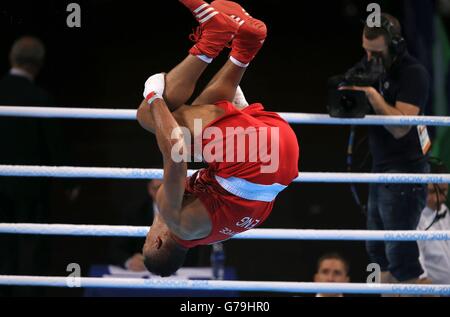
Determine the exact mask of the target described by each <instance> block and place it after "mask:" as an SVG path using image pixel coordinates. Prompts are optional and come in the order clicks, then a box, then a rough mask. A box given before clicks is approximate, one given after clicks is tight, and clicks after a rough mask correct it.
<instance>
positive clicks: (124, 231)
mask: <svg viewBox="0 0 450 317" xmlns="http://www.w3.org/2000/svg"><path fill="white" fill-rule="evenodd" d="M148 231H149V227H148V226H146V227H143V226H106V225H69V224H34V223H0V233H7V234H34V235H67V236H98V237H135V238H139V237H145V236H146V235H147V233H148ZM231 239H243V240H343V241H369V240H370V241H418V240H419V241H444V240H450V231H416V230H409V231H408V230H404V231H402V230H396V231H388V230H379V231H377V230H315V229H251V230H249V231H245V232H242V233H239V234H237V235H235V236H233V237H231Z"/></svg>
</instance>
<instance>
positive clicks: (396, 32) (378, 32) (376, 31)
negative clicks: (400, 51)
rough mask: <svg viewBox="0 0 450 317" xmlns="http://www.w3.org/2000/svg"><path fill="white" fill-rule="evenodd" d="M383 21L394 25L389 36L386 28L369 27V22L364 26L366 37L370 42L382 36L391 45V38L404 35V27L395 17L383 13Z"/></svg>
mask: <svg viewBox="0 0 450 317" xmlns="http://www.w3.org/2000/svg"><path fill="white" fill-rule="evenodd" d="M381 19H382V20H383V19H386V20H388V21H389V22H390V23H391V24H392V29H391V32H392V34H389V33H388V31H387V30H386V29H385V28H382V27H370V26H368V25H367V22H366V24H365V26H364V36H365V38H366V39H368V40H374V39H376V38H378V37H380V36H383V37H384V39H385V40H386V43H389V42H390V41H391V40H392V39H391V36H401V35H402V27H401V25H400V22H399V21H398V19H397V18H395V17H394V16H392V15H390V14H388V13H381Z"/></svg>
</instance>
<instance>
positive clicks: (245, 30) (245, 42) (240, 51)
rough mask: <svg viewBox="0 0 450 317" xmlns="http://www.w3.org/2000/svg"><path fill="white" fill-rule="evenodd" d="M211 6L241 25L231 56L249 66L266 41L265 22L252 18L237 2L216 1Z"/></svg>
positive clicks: (232, 45) (232, 46)
mask: <svg viewBox="0 0 450 317" xmlns="http://www.w3.org/2000/svg"><path fill="white" fill-rule="evenodd" d="M211 6H212V7H213V8H214V9H216V10H217V11H219V12H222V13H224V14H226V15H228V16H229V17H231V18H233V19H234V20H235V21H236V22H237V23H239V25H240V27H239V30H238V32H237V34H236V36H235V38H234V40H233V43H232V44H231V54H230V55H231V56H232V57H233V58H235V59H236V60H237V61H238V62H239V63H241V64H242V66H247V65H248V63H250V61H251V60H252V59H253V58H254V57H255V56H256V54H257V53H258V51H259V50H260V49H261V47H262V45H263V43H264V40H265V39H266V36H267V28H266V25H265V24H264V22H262V21H260V20H257V19H255V18H253V17H251V16H250V14H248V13H247V12H246V11H245V10H244V8H242V7H241V5H240V4H238V3H236V2H233V1H226V0H216V1H213V2H212V3H211Z"/></svg>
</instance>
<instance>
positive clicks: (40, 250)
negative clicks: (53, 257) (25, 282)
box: [0, 193, 50, 296]
mask: <svg viewBox="0 0 450 317" xmlns="http://www.w3.org/2000/svg"><path fill="white" fill-rule="evenodd" d="M47 207H48V203H47V201H46V199H42V198H27V197H26V196H23V197H21V198H19V197H10V196H7V195H4V194H1V193H0V222H4V223H41V222H43V223H46V222H48V217H47V210H48V208H47ZM49 250H50V247H49V244H48V239H46V237H41V236H35V235H17V234H13V235H9V234H0V274H2V275H48V268H49V265H50V252H49ZM40 295H43V289H42V288H39V287H22V286H20V287H6V286H0V296H40Z"/></svg>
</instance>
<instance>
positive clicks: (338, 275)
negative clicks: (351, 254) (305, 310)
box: [314, 253, 350, 297]
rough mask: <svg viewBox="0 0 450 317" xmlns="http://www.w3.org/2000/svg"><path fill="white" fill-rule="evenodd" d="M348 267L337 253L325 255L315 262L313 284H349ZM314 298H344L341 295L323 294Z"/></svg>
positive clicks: (346, 262)
mask: <svg viewBox="0 0 450 317" xmlns="http://www.w3.org/2000/svg"><path fill="white" fill-rule="evenodd" d="M349 271H350V265H349V263H348V261H347V260H346V259H344V258H343V257H342V256H341V255H340V254H338V253H327V254H325V255H323V256H321V257H320V258H319V260H318V261H317V272H316V274H315V275H314V282H315V283H349V282H350V276H349V275H348V274H349ZM316 297H344V296H343V294H323V293H319V294H317V295H316Z"/></svg>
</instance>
